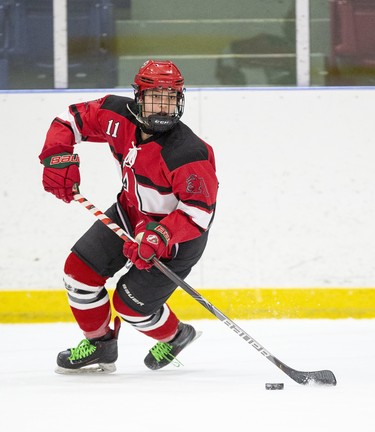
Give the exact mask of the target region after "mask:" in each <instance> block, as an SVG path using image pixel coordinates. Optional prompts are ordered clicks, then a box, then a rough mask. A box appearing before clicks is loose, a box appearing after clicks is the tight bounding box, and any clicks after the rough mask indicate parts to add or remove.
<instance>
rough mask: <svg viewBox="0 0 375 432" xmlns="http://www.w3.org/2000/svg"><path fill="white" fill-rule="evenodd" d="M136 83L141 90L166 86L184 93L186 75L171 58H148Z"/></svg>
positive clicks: (138, 74) (140, 70) (135, 80)
mask: <svg viewBox="0 0 375 432" xmlns="http://www.w3.org/2000/svg"><path fill="white" fill-rule="evenodd" d="M134 84H135V85H136V86H137V88H138V90H139V91H143V90H146V89H150V88H165V89H173V90H176V91H177V92H181V93H182V92H183V87H184V77H183V76H182V74H181V72H180V71H179V70H178V68H177V66H176V65H175V64H174V63H172V62H171V61H169V60H166V61H155V60H147V61H146V62H145V63H143V65H142V66H141V68H140V69H139V71H138V73H137V75H136V76H135V79H134Z"/></svg>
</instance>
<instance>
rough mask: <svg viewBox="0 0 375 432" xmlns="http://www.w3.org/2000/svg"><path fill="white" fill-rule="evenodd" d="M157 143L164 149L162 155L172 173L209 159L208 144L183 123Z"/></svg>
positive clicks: (157, 140)
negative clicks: (185, 166) (189, 164)
mask: <svg viewBox="0 0 375 432" xmlns="http://www.w3.org/2000/svg"><path fill="white" fill-rule="evenodd" d="M155 141H156V142H157V143H158V144H160V145H161V146H162V147H163V149H162V151H161V155H162V157H163V160H164V161H165V163H166V165H167V167H168V169H169V170H170V171H173V170H175V169H176V168H178V167H180V166H182V165H185V164H188V163H191V162H197V161H202V160H207V159H208V149H207V146H206V144H205V143H204V142H203V141H202V140H201V139H200V138H199V137H198V136H197V135H195V133H194V132H193V131H192V130H191V129H190V128H189V127H188V126H186V125H185V124H184V123H182V122H181V121H179V122H178V123H177V124H176V126H175V127H174V128H173V129H172V130H170V131H169V132H167V133H164V134H162V135H160V136H159V137H158V138H156V139H155Z"/></svg>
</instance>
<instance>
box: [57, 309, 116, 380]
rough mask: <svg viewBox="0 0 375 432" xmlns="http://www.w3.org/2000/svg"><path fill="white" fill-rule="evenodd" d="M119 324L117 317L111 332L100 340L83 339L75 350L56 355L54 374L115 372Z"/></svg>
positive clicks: (70, 349)
mask: <svg viewBox="0 0 375 432" xmlns="http://www.w3.org/2000/svg"><path fill="white" fill-rule="evenodd" d="M120 326H121V322H120V319H119V318H118V317H116V318H115V321H114V330H111V331H110V332H109V333H107V334H106V335H105V336H103V337H102V338H100V339H91V340H90V339H83V340H82V341H81V342H80V343H79V344H78V346H77V347H76V348H69V349H67V350H66V351H61V352H60V353H59V354H58V355H57V368H56V370H55V372H56V373H60V374H74V373H77V374H78V373H79V374H82V373H95V372H99V373H100V372H101V373H111V372H115V370H116V366H115V361H116V360H117V357H118V350H117V339H118V333H119V331H120Z"/></svg>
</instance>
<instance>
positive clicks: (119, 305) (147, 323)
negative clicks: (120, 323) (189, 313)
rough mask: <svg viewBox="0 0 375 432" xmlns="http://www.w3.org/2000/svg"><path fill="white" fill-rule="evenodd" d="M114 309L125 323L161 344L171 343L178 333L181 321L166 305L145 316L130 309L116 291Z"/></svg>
mask: <svg viewBox="0 0 375 432" xmlns="http://www.w3.org/2000/svg"><path fill="white" fill-rule="evenodd" d="M113 307H114V309H115V310H116V311H117V313H118V314H119V315H120V316H121V318H122V319H123V320H124V321H126V322H128V323H129V324H131V325H132V326H133V327H134V328H135V329H137V330H138V331H140V332H141V333H143V334H145V335H146V336H149V337H151V338H153V339H156V340H158V341H160V342H168V341H170V340H171V339H173V337H174V336H175V334H176V333H177V326H178V323H179V320H178V318H177V317H176V315H175V314H174V312H173V311H172V310H171V309H170V308H169V306H168V305H167V304H166V303H165V304H164V305H163V306H162V307H161V308H160V309H159V310H158V311H157V312H155V313H154V314H152V315H147V316H145V315H141V314H140V313H138V312H135V311H134V310H133V309H130V307H129V306H127V305H126V304H125V303H123V301H122V300H121V298H120V296H119V295H118V294H117V291H115V292H114V295H113Z"/></svg>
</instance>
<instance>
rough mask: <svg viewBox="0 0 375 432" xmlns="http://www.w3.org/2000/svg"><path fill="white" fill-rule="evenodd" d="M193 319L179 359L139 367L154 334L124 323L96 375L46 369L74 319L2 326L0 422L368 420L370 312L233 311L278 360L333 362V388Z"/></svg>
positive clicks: (225, 424)
mask: <svg viewBox="0 0 375 432" xmlns="http://www.w3.org/2000/svg"><path fill="white" fill-rule="evenodd" d="M192 324H193V325H195V327H196V328H197V329H199V330H203V335H202V336H201V337H200V338H199V339H198V340H197V341H196V342H194V344H192V345H191V346H190V347H189V348H188V349H187V350H185V351H184V352H183V353H182V354H181V355H180V357H179V359H180V360H181V361H182V363H183V364H184V366H183V367H180V368H176V367H173V366H168V367H167V368H165V369H162V370H160V371H150V370H148V369H146V367H145V366H144V365H143V358H144V356H145V355H146V353H147V350H148V349H149V348H150V347H151V346H152V345H153V341H152V340H150V339H148V338H146V337H145V336H143V335H141V334H139V333H137V332H136V331H135V330H133V329H132V328H130V327H129V326H128V325H126V324H123V326H122V329H121V332H120V340H119V360H118V362H117V372H116V373H114V374H110V375H94V376H93V375H82V376H77V375H73V376H72V375H70V376H68V375H58V374H56V373H55V372H54V368H55V358H56V354H57V352H58V351H60V350H62V349H65V348H67V347H70V346H75V345H76V344H78V342H79V341H80V340H81V338H82V335H81V333H80V331H79V329H78V327H77V326H76V325H75V324H33V325H0V334H1V346H2V348H1V356H0V430H1V431H4V432H11V431H24V430H28V431H31V432H34V431H35V432H36V431H38V432H45V431H48V432H60V431H61V432H62V431H64V432H66V431H68V430H79V431H90V432H99V431H100V432H102V431H110V430H122V431H128V432H133V431H134V432H150V431H152V430H163V431H173V432H193V431H215V432H224V431H225V432H227V431H228V432H229V431H235V432H239V431H249V432H251V431H275V430H277V431H278V432H284V431H285V432H286V431H288V432H294V431H298V432H300V431H303V432H318V431H319V432H324V431H330V432H332V431H335V432H336V431H340V432H346V431H352V430H359V429H363V428H366V430H368V431H374V430H375V418H374V408H373V404H374V402H373V401H374V397H373V394H374V383H375V379H374V378H375V368H374V362H375V346H374V335H375V320H350V319H348V320H254V321H238V324H239V325H240V326H241V327H243V328H244V329H245V330H246V331H247V332H248V333H249V334H250V335H251V336H252V337H254V338H255V339H256V340H257V341H258V342H260V343H262V344H263V345H264V347H265V348H266V349H267V350H268V351H270V352H271V353H272V354H273V355H275V356H276V357H278V358H279V359H280V360H282V361H283V362H284V363H286V364H287V365H288V366H290V367H293V368H295V369H298V370H304V371H313V370H320V369H330V370H332V371H333V372H334V373H335V375H336V378H337V381H338V385H337V386H336V387H320V386H302V385H299V384H297V383H295V382H294V381H292V380H291V379H290V378H289V377H288V376H286V375H285V374H284V373H283V372H281V371H280V370H279V369H278V368H277V367H275V366H274V365H273V364H272V363H271V362H269V361H268V360H267V359H266V358H265V357H263V356H262V355H260V354H259V353H258V352H257V351H256V350H255V349H254V348H253V347H251V346H250V345H248V344H246V343H245V342H244V341H243V340H242V339H241V338H240V337H238V335H236V334H235V333H233V332H232V331H231V330H230V329H228V328H227V327H226V326H225V325H223V324H222V323H221V322H220V321H217V320H207V321H206V320H203V321H201V320H199V321H193V322H192ZM266 382H283V383H284V384H285V386H284V390H278V391H270V390H265V383H266Z"/></svg>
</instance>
